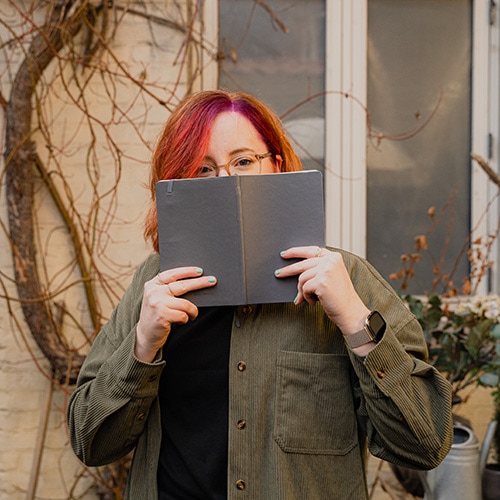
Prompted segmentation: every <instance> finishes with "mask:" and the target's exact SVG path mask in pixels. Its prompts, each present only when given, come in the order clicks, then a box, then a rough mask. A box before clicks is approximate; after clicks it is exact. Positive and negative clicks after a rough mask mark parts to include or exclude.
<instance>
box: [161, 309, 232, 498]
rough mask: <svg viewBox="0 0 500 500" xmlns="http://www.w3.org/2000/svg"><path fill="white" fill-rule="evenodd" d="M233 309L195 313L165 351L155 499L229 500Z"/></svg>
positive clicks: (172, 334) (178, 328) (174, 333)
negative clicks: (229, 412)
mask: <svg viewBox="0 0 500 500" xmlns="http://www.w3.org/2000/svg"><path fill="white" fill-rule="evenodd" d="M233 312H234V308H233V307H206V308H200V309H199V315H198V318H197V319H196V320H195V321H190V322H189V323H187V324H185V325H174V326H173V328H172V331H171V332H170V335H169V337H168V340H167V342H166V344H165V346H164V348H163V357H164V359H165V361H166V366H165V368H164V370H163V372H162V375H161V380H160V389H159V398H160V408H161V426H162V443H161V451H160V459H159V462H158V498H159V499H160V500H174V499H175V500H181V499H186V500H187V499H189V500H195V499H214V500H215V499H225V498H227V444H228V437H227V429H228V427H227V425H228V397H229V396H228V377H229V373H228V370H229V343H230V338H231V324H232V320H233Z"/></svg>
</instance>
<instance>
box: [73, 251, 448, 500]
mask: <svg viewBox="0 0 500 500" xmlns="http://www.w3.org/2000/svg"><path fill="white" fill-rule="evenodd" d="M341 253H342V255H343V258H344V261H345V263H346V267H347V269H348V271H349V274H350V276H351V279H352V280H353V283H354V286H355V288H356V290H357V291H358V293H359V295H360V297H361V299H362V300H363V301H364V302H365V304H366V305H367V307H368V308H369V309H377V310H378V311H380V313H381V314H382V316H383V317H384V318H385V320H386V321H387V323H388V327H387V329H386V332H385V335H384V338H383V339H382V341H381V342H380V343H379V344H378V345H377V347H376V348H375V349H374V350H373V351H372V352H371V353H370V354H369V355H368V356H367V357H366V358H362V357H359V356H357V355H356V354H355V353H353V352H352V351H350V350H349V349H348V348H347V347H346V346H345V344H344V341H343V338H342V335H341V332H340V331H338V329H337V328H336V326H335V325H334V324H333V323H332V322H331V321H330V320H329V319H328V317H327V316H326V315H325V314H324V312H323V310H322V308H321V306H320V305H319V304H316V305H315V306H310V305H308V304H302V305H300V306H295V305H293V304H268V305H257V306H244V307H239V308H238V311H237V313H236V314H235V318H234V322H233V328H232V334H231V351H230V382H229V383H230V386H229V387H230V396H229V429H228V433H229V463H228V498H230V499H237V498H241V497H245V498H249V499H250V498H251V499H252V500H255V499H262V500H264V499H266V500H267V499H269V498H272V499H284V500H285V499H286V500H290V499H298V498H315V499H329V500H331V499H342V500H344V499H346V498H349V499H354V500H356V499H366V498H367V488H366V480H365V475H364V469H365V460H364V458H365V451H366V445H367V444H368V446H369V448H370V451H371V452H372V453H373V454H374V455H376V456H379V457H381V458H383V459H385V460H388V461H391V462H394V463H396V464H399V465H402V466H407V467H414V468H420V469H430V468H434V467H436V466H437V465H438V464H439V463H440V461H441V460H442V459H443V458H444V457H445V455H446V454H447V452H448V450H449V448H450V446H451V438H452V422H451V391H450V387H449V384H448V382H447V381H446V380H445V379H444V378H443V377H442V376H441V375H440V374H439V373H438V372H437V371H436V370H434V369H433V368H432V367H431V366H429V365H428V364H427V363H425V360H426V357H427V349H426V345H425V341H424V338H423V334H422V331H421V330H420V327H419V325H418V322H417V321H416V319H415V318H414V317H413V316H412V315H411V313H409V311H408V310H407V309H406V307H405V305H404V304H403V303H402V302H401V300H400V299H399V298H398V297H397V295H396V294H395V293H394V291H393V290H392V289H391V287H390V286H389V285H388V284H387V283H386V282H385V281H384V280H383V279H382V278H381V277H380V275H379V274H378V273H377V272H376V271H375V270H374V269H373V267H372V266H370V264H368V263H367V262H366V261H364V260H363V259H360V258H358V257H356V256H354V255H352V254H350V253H347V252H343V251H342V252H341ZM158 270H159V259H158V256H157V255H154V256H151V257H150V258H149V259H148V260H147V261H146V262H145V263H144V264H143V265H142V266H141V267H140V268H139V269H138V271H137V273H136V275H135V277H134V280H133V282H132V284H131V286H130V287H129V289H128V290H127V291H126V293H125V295H124V297H123V299H122V301H121V302H120V304H119V305H118V307H117V309H116V311H115V312H114V313H113V316H112V318H111V320H110V322H109V323H108V324H107V325H106V326H105V327H104V328H103V330H102V332H101V333H100V334H99V335H98V337H97V339H96V341H95V342H94V345H93V347H92V349H91V352H90V353H89V355H88V357H87V360H86V362H85V364H84V366H83V369H82V372H81V375H80V378H79V380H78V384H77V388H76V391H75V392H74V394H73V395H72V397H71V399H70V403H69V406H68V425H69V429H70V436H71V443H72V446H73V449H74V451H75V453H76V454H77V455H78V457H79V458H80V459H81V460H83V461H84V462H85V463H87V464H91V465H99V464H104V463H107V462H110V461H112V460H115V459H116V458H118V457H119V456H121V455H124V454H125V453H127V452H128V451H130V450H131V449H132V448H133V447H134V446H135V448H136V449H135V455H134V461H133V465H132V470H131V475H130V478H129V484H128V489H127V498H128V499H133V500H141V499H155V498H157V493H156V467H157V460H158V455H159V446H160V441H161V436H160V433H161V430H160V419H159V416H160V415H159V405H158V401H157V398H156V396H157V390H158V379H159V375H160V373H161V370H162V368H163V366H164V362H163V361H162V360H161V358H160V357H159V358H158V360H156V361H155V362H154V363H151V364H146V363H141V362H139V361H138V360H136V359H135V358H134V356H133V348H134V337H135V325H136V323H137V321H138V318H139V310H140V304H141V300H142V290H143V285H144V282H145V281H147V280H149V279H151V278H152V277H153V276H155V275H156V273H157V272H158ZM241 362H244V364H242V363H241ZM240 420H245V421H246V425H245V426H243V428H241V426H237V425H236V424H237V422H238V421H240ZM202 423H203V415H200V424H202ZM207 432H210V429H207ZM241 488H244V489H241Z"/></svg>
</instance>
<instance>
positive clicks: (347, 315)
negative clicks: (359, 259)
mask: <svg viewBox="0 0 500 500" xmlns="http://www.w3.org/2000/svg"><path fill="white" fill-rule="evenodd" d="M281 256H282V257H283V258H284V259H291V258H299V259H303V260H301V261H300V262H297V263H294V264H290V265H288V266H285V267H283V268H281V269H278V270H277V271H276V273H275V274H276V276H277V277H278V278H286V277H288V276H295V275H299V278H298V285H297V291H298V293H297V296H296V297H295V300H294V302H295V304H300V303H302V302H304V301H306V302H307V303H309V304H314V303H316V302H317V301H318V300H319V302H320V303H321V305H322V306H323V309H324V310H325V312H326V314H327V315H328V317H329V318H330V319H331V320H332V321H334V322H335V323H336V324H337V326H338V327H339V328H340V329H341V331H342V333H343V334H344V335H349V334H350V333H355V332H357V331H359V330H361V329H362V328H363V324H364V321H365V318H366V316H367V315H368V314H369V312H370V311H369V309H368V308H367V307H366V306H365V304H364V303H363V301H362V300H361V299H360V297H359V295H358V294H357V292H356V290H355V289H354V286H353V284H352V281H351V278H350V276H349V273H348V272H347V269H346V267H345V264H344V260H343V258H342V255H341V254H340V253H338V252H332V251H330V250H327V249H326V248H321V247H317V246H314V247H313V246H306V247H294V248H289V249H288V250H285V251H284V252H282V253H281Z"/></svg>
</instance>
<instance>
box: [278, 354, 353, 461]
mask: <svg viewBox="0 0 500 500" xmlns="http://www.w3.org/2000/svg"><path fill="white" fill-rule="evenodd" d="M349 368H350V362H349V358H348V356H343V355H338V354H316V353H303V352H290V351H279V352H278V359H277V387H276V412H275V422H274V439H275V441H276V442H277V443H278V444H279V446H280V447H281V449H282V450H283V451H286V452H291V453H308V454H325V455H345V454H346V453H348V452H349V451H350V450H352V449H353V448H354V447H355V446H356V445H357V427H356V414H355V412H354V403H353V400H352V391H351V384H350V377H349Z"/></svg>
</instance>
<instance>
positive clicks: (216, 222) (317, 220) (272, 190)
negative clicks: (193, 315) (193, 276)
mask: <svg viewBox="0 0 500 500" xmlns="http://www.w3.org/2000/svg"><path fill="white" fill-rule="evenodd" d="M156 200H157V210H158V234H159V244H160V266H161V270H165V269H171V268H173V267H179V266H199V267H201V268H203V271H204V275H205V276H208V275H213V276H216V277H217V285H216V286H215V287H211V288H207V289H203V290H197V291H195V292H190V293H188V294H186V295H185V297H186V298H188V299H189V300H191V301H192V302H193V303H194V304H196V305H197V306H218V305H241V304H264V303H272V302H291V301H293V299H294V298H295V295H296V294H297V277H296V276H295V277H291V278H285V279H278V278H276V277H275V275H274V271H275V270H276V269H278V268H280V267H283V266H285V265H287V264H289V263H291V262H292V261H290V260H285V259H282V258H281V257H280V252H281V251H282V250H285V249H287V248H290V247H292V246H302V245H319V246H323V245H324V244H325V217H324V205H323V185H322V175H321V173H320V172H318V171H316V170H305V171H301V172H288V173H279V174H262V175H244V176H230V177H229V176H228V177H214V178H205V179H178V180H166V181H160V182H158V183H157V185H156Z"/></svg>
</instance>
